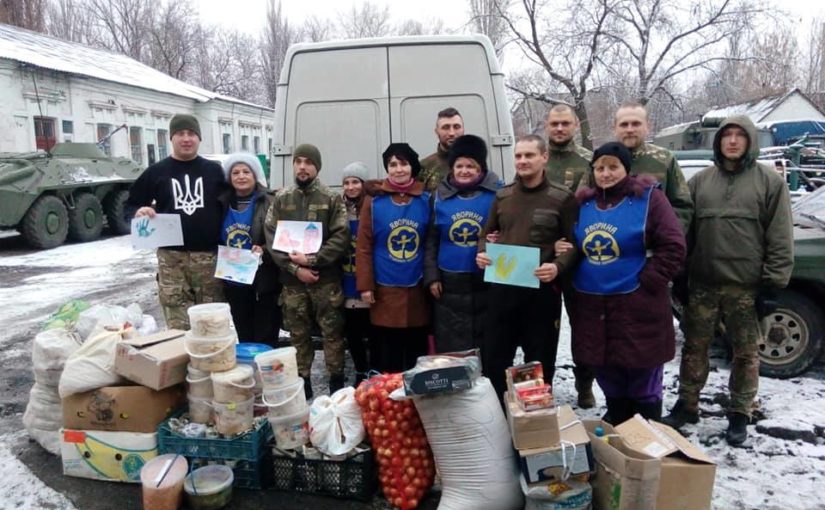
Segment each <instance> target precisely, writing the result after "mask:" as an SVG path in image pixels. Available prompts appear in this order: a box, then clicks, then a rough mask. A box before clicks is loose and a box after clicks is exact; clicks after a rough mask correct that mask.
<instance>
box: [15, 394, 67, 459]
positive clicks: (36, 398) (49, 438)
mask: <svg viewBox="0 0 825 510" xmlns="http://www.w3.org/2000/svg"><path fill="white" fill-rule="evenodd" d="M62 425H63V410H62V408H61V406H60V396H59V395H58V394H57V392H56V391H55V390H54V389H50V388H49V387H44V386H42V385H40V384H38V383H34V386H32V389H31V392H29V403H28V404H27V405H26V412H24V413H23V426H24V427H25V428H26V432H28V433H29V436H30V437H31V438H32V439H34V440H35V441H37V442H38V443H39V444H40V446H42V447H43V448H45V449H46V450H47V451H49V452H50V453H53V454H54V455H57V454H58V453H60V427H61V426H62Z"/></svg>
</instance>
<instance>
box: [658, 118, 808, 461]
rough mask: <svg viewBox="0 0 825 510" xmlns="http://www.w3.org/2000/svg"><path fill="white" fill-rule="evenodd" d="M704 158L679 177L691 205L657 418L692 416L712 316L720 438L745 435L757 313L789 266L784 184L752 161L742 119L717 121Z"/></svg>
mask: <svg viewBox="0 0 825 510" xmlns="http://www.w3.org/2000/svg"><path fill="white" fill-rule="evenodd" d="M713 153H714V165H713V166H710V167H708V168H705V169H704V170H702V171H701V172H699V173H698V174H696V176H695V177H694V178H693V179H691V181H690V183H689V184H688V186H689V188H690V196H691V198H692V199H693V203H694V204H695V214H694V220H693V224H692V226H691V229H690V231H689V235H688V241H689V247H690V249H691V253H690V254H689V258H688V266H687V272H688V289H689V292H688V296H689V297H688V304H687V306H686V308H685V313H684V318H683V321H684V328H685V344H684V346H683V348H682V363H681V367H680V374H679V377H680V381H679V400H678V401H677V402H676V405H675V406H674V407H673V409H672V411H671V414H670V415H668V416H667V417H665V419H664V420H663V421H664V422H665V423H667V424H668V425H671V426H673V427H676V428H678V427H681V426H683V425H684V424H685V423H697V422H698V421H699V393H700V391H701V390H702V388H703V387H704V385H705V382H706V381H707V377H708V367H709V362H708V346H709V345H710V343H711V341H712V340H713V337H714V332H715V326H716V324H717V320H718V319H719V316H720V315H721V316H723V317H724V323H725V329H726V330H727V332H728V334H729V336H730V339H731V347H732V348H733V361H732V363H731V374H730V382H729V389H730V406H729V408H728V429H727V433H726V436H725V438H726V440H727V442H728V444H730V445H732V446H738V445H741V444H742V443H744V441H745V440H746V439H747V437H748V432H747V428H746V426H747V424H748V422H749V420H750V416H751V409H752V407H753V400H754V398H755V397H756V392H757V389H758V384H759V356H758V353H757V340H758V337H759V335H760V332H759V316H761V315H764V314H765V313H766V312H769V311H770V310H769V308H770V307H771V306H772V304H773V303H774V302H775V301H774V299H775V293H776V291H777V290H778V289H781V288H783V287H785V286H786V285H787V284H788V281H789V280H790V277H791V271H792V269H793V220H792V217H791V212H790V196H789V193H788V187H787V185H786V184H785V182H784V180H783V179H782V177H780V175H779V174H777V173H776V171H775V170H774V169H773V168H771V167H768V166H764V165H761V164H759V163H757V162H756V157H757V156H758V155H759V146H758V144H757V138H756V128H755V127H754V125H753V122H751V120H750V119H749V118H748V117H746V116H741V115H736V116H732V117H729V118H727V119H725V121H724V122H722V124H721V126H720V127H719V131H717V133H716V137H715V138H714V140H713Z"/></svg>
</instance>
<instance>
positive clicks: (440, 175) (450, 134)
mask: <svg viewBox="0 0 825 510" xmlns="http://www.w3.org/2000/svg"><path fill="white" fill-rule="evenodd" d="M435 135H436V136H437V137H438V147H436V151H435V152H433V153H432V154H430V155H429V156H427V157H426V158H424V159H422V160H421V172H420V173H419V174H418V177H417V179H418V181H419V182H423V183H424V187H425V188H426V189H427V191H429V192H431V193H432V192H434V191H435V190H436V189H437V188H438V185H439V184H441V181H443V180H444V178H445V177H446V176H447V174H449V173H450V165H449V164H448V163H447V152H448V151H449V150H450V147H451V146H452V145H453V142H454V141H455V139H456V138H458V137H459V136H464V119H463V118H461V114H460V113H458V110H456V109H455V108H453V107H449V108H445V109H443V110H441V111H440V112H438V116H437V117H436V120H435Z"/></svg>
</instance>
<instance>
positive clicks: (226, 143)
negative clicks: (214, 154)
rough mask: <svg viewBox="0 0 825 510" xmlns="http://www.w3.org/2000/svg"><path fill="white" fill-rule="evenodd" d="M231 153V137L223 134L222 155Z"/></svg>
mask: <svg viewBox="0 0 825 510" xmlns="http://www.w3.org/2000/svg"><path fill="white" fill-rule="evenodd" d="M230 152H232V135H231V134H229V133H224V134H223V153H224V154H229V153H230Z"/></svg>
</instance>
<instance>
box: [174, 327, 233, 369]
mask: <svg viewBox="0 0 825 510" xmlns="http://www.w3.org/2000/svg"><path fill="white" fill-rule="evenodd" d="M237 342H238V337H237V336H236V335H235V333H234V332H230V333H229V334H228V335H224V336H218V337H202V336H197V335H193V334H192V333H191V332H187V333H186V334H185V335H184V336H183V348H184V350H185V351H186V354H188V355H189V364H190V365H191V366H192V367H193V368H194V369H196V370H201V371H203V372H223V371H226V370H229V369H230V368H235V349H234V348H233V347H234V345H235V344H236V343H237Z"/></svg>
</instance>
